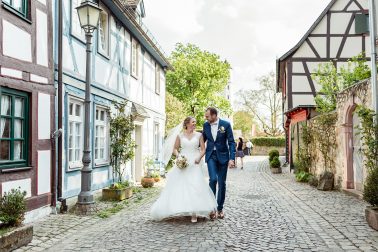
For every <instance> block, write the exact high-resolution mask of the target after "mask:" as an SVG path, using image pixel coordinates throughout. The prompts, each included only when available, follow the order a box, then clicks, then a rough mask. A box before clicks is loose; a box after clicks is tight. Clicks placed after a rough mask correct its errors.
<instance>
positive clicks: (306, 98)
mask: <svg viewBox="0 0 378 252" xmlns="http://www.w3.org/2000/svg"><path fill="white" fill-rule="evenodd" d="M300 105H315V100H314V96H312V95H293V108H295V107H297V106H300Z"/></svg>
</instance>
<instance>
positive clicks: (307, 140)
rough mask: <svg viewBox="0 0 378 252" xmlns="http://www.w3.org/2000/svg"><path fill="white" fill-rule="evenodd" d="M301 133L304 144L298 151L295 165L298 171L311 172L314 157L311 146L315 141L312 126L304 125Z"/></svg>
mask: <svg viewBox="0 0 378 252" xmlns="http://www.w3.org/2000/svg"><path fill="white" fill-rule="evenodd" d="M301 133H302V134H301V138H302V146H301V148H300V149H299V151H298V152H297V153H296V160H295V162H294V166H295V168H296V170H297V171H298V172H301V171H304V172H309V171H310V167H311V165H312V161H313V159H314V157H313V149H312V146H311V144H312V143H313V141H314V140H313V132H312V131H311V127H309V126H307V125H302V128H301Z"/></svg>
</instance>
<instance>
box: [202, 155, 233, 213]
mask: <svg viewBox="0 0 378 252" xmlns="http://www.w3.org/2000/svg"><path fill="white" fill-rule="evenodd" d="M207 168H208V170H209V177H210V179H209V185H210V188H211V190H212V191H213V193H214V195H217V194H216V190H217V184H218V195H217V203H218V211H222V210H223V204H224V200H225V198H226V179H227V170H228V163H226V164H221V163H220V162H219V161H218V158H217V153H216V151H213V153H212V154H211V157H210V158H209V160H208V161H207Z"/></svg>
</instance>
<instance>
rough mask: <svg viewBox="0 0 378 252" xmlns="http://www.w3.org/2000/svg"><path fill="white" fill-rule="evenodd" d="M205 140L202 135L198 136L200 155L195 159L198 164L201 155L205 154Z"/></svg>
mask: <svg viewBox="0 0 378 252" xmlns="http://www.w3.org/2000/svg"><path fill="white" fill-rule="evenodd" d="M205 153H206V152H205V141H204V140H203V136H202V135H201V137H200V156H199V158H198V159H197V160H196V163H197V164H199V163H200V162H201V159H202V158H203V156H204V155H205Z"/></svg>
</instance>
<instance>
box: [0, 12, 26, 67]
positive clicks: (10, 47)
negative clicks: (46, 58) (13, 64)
mask: <svg viewBox="0 0 378 252" xmlns="http://www.w3.org/2000/svg"><path fill="white" fill-rule="evenodd" d="M20 41H22V46H20ZM3 54H4V55H6V56H9V57H12V58H16V59H19V60H24V61H29V62H31V61H32V53H31V36H30V34H29V33H27V32H25V31H24V30H22V29H20V28H18V27H17V26H15V25H13V24H11V23H9V22H8V21H6V20H4V19H3Z"/></svg>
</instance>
